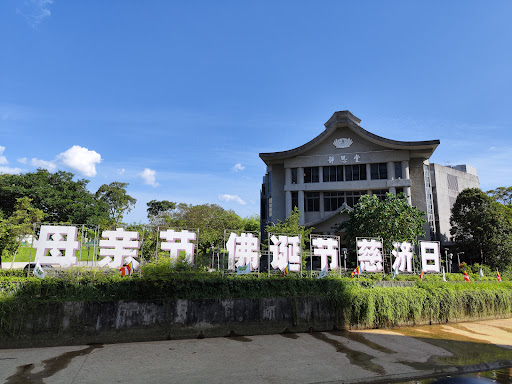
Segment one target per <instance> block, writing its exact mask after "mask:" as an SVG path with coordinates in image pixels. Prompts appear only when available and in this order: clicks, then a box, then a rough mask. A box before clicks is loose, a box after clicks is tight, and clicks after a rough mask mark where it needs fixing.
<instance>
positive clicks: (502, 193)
mask: <svg viewBox="0 0 512 384" xmlns="http://www.w3.org/2000/svg"><path fill="white" fill-rule="evenodd" d="M486 193H487V194H488V195H489V196H490V197H492V198H493V199H494V200H496V201H497V202H498V203H501V204H503V205H506V206H512V187H498V188H496V189H491V190H490V191H487V192H486Z"/></svg>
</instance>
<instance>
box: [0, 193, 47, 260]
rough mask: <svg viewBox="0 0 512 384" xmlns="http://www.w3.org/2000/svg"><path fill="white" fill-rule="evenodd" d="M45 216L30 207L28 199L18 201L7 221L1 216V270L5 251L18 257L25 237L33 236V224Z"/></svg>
mask: <svg viewBox="0 0 512 384" xmlns="http://www.w3.org/2000/svg"><path fill="white" fill-rule="evenodd" d="M0 213H1V212H0ZM43 216H44V213H43V211H41V210H40V209H38V208H34V207H32V206H31V205H30V199H29V198H28V197H22V198H19V199H17V200H16V206H15V211H14V212H13V214H12V215H11V216H9V217H7V218H6V219H3V218H2V217H1V216H0V269H1V268H2V255H3V253H4V251H6V252H9V253H11V254H13V255H16V253H17V252H18V249H19V247H20V245H21V242H22V240H23V237H25V236H26V235H29V234H33V224H34V223H36V222H39V221H41V220H42V219H43Z"/></svg>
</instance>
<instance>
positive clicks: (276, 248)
mask: <svg viewBox="0 0 512 384" xmlns="http://www.w3.org/2000/svg"><path fill="white" fill-rule="evenodd" d="M270 240H272V242H273V243H274V245H271V246H270V247H269V248H270V252H272V263H271V265H272V268H279V269H280V270H281V271H284V270H285V269H286V267H287V266H288V263H290V271H294V272H300V266H301V265H300V264H301V258H300V237H299V236H290V237H288V236H279V238H277V237H276V236H275V235H272V237H271V238H270Z"/></svg>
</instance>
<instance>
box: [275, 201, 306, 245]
mask: <svg viewBox="0 0 512 384" xmlns="http://www.w3.org/2000/svg"><path fill="white" fill-rule="evenodd" d="M313 229H314V228H306V227H305V226H304V225H301V224H300V211H299V208H297V207H294V208H293V211H292V212H291V213H290V215H289V216H288V217H287V218H286V219H285V220H284V221H279V222H278V223H277V224H275V226H274V225H267V226H266V227H265V230H266V231H267V233H268V236H269V237H270V236H272V235H273V234H278V235H300V236H301V247H302V249H304V250H305V249H306V247H307V244H308V243H309V235H310V234H311V232H312V231H313Z"/></svg>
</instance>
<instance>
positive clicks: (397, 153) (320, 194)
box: [260, 111, 445, 239]
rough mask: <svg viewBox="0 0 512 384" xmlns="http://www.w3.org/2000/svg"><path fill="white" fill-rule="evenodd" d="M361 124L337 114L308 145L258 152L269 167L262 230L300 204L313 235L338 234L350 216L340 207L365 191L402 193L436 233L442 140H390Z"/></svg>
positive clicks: (431, 232)
mask: <svg viewBox="0 0 512 384" xmlns="http://www.w3.org/2000/svg"><path fill="white" fill-rule="evenodd" d="M360 122H361V120H360V119H358V118H357V117H355V116H354V115H353V114H352V113H350V112H349V111H340V112H335V113H334V114H333V115H332V117H331V118H330V119H329V120H328V121H327V122H326V123H325V130H324V131H323V132H322V133H321V134H320V135H318V136H317V137H315V138H314V139H313V140H311V141H309V142H308V143H306V144H304V145H302V146H300V147H298V148H294V149H290V150H286V151H282V152H273V153H260V158H261V159H262V160H263V161H264V162H265V164H266V165H267V172H266V175H265V176H264V178H263V184H262V190H261V215H260V217H261V225H262V228H264V227H265V225H267V224H268V223H277V222H278V221H280V220H281V221H282V220H285V219H286V217H287V216H288V215H289V213H290V212H291V211H292V208H293V207H295V206H297V207H298V208H299V210H300V211H301V213H302V215H301V224H303V225H305V226H307V227H314V228H315V230H314V232H315V233H319V234H339V233H336V228H337V226H338V224H339V223H340V222H342V221H344V220H346V219H347V216H346V214H340V211H341V210H342V209H343V208H345V207H350V206H353V205H354V204H356V203H357V201H358V200H359V198H360V197H361V196H362V195H365V194H370V195H377V196H385V194H386V192H390V193H393V194H396V193H399V192H404V193H405V194H406V195H407V197H408V200H409V203H410V204H412V205H414V206H416V207H418V208H419V209H421V210H422V211H425V212H426V213H427V219H428V223H427V225H426V233H427V235H426V238H427V239H434V238H435V237H436V218H437V217H438V216H435V214H434V201H433V194H432V186H431V176H432V175H434V176H437V174H436V173H435V172H434V173H432V172H430V169H429V158H430V156H431V155H432V153H433V152H434V150H435V149H436V148H437V146H438V145H439V140H429V141H413V142H411V141H395V140H390V139H386V138H383V137H380V136H377V135H374V134H373V133H371V132H368V131H366V130H365V129H363V128H362V127H361V126H360ZM435 169H436V168H435ZM443 217H444V216H443ZM439 218H441V216H439ZM443 220H444V218H443ZM439 223H441V221H439ZM444 224H445V223H444V221H443V225H444ZM443 228H444V227H443Z"/></svg>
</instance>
